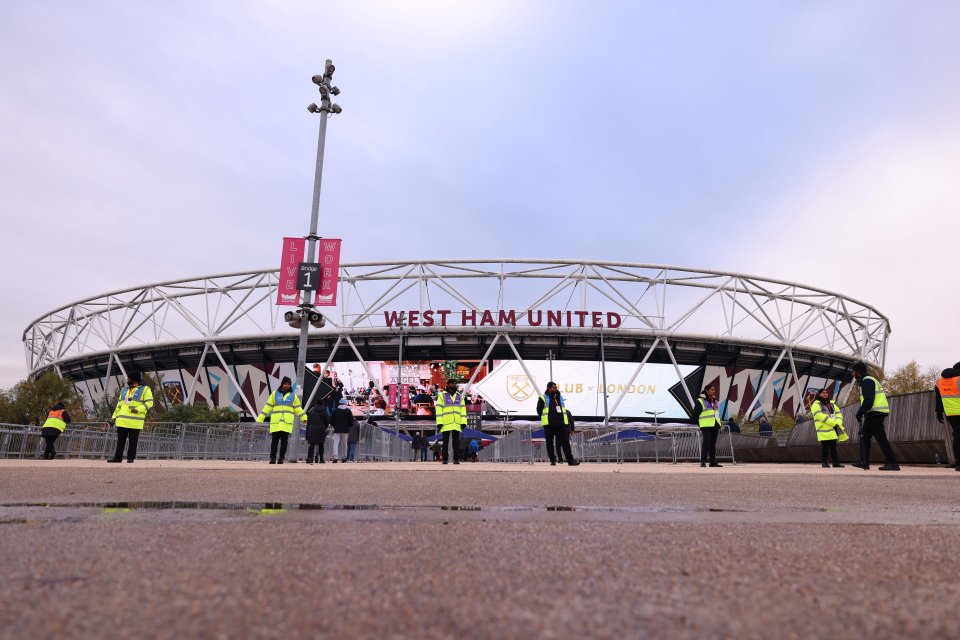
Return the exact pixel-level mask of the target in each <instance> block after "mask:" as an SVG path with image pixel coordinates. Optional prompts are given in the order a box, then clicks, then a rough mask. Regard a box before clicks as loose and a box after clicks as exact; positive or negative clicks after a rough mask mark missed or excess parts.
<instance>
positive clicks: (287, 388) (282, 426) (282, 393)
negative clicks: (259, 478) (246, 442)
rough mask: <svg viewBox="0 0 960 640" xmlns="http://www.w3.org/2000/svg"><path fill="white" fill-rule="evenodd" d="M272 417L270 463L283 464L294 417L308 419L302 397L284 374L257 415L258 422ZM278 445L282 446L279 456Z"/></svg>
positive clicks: (302, 419) (303, 420)
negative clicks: (301, 400)
mask: <svg viewBox="0 0 960 640" xmlns="http://www.w3.org/2000/svg"><path fill="white" fill-rule="evenodd" d="M268 416H269V417H270V464H283V459H284V458H285V457H286V455H287V440H288V439H289V438H290V434H291V433H293V422H294V418H295V417H296V418H300V420H301V421H302V422H306V421H307V414H305V413H304V412H303V409H302V408H301V407H300V398H298V397H297V394H295V393H294V392H293V383H292V382H291V381H290V378H289V377H287V376H284V377H283V379H282V380H280V388H279V389H277V390H276V391H274V392H273V393H271V394H270V397H268V398H267V403H266V404H265V405H264V406H263V409H262V410H261V411H260V415H258V416H257V422H263V421H264V420H266V419H267V417H268ZM277 445H279V447H280V452H279V456H278V454H277Z"/></svg>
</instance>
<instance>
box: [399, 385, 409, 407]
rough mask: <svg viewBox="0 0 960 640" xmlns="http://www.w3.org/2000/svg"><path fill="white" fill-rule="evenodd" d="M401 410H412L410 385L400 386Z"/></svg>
mask: <svg viewBox="0 0 960 640" xmlns="http://www.w3.org/2000/svg"><path fill="white" fill-rule="evenodd" d="M400 408H401V409H409V408H410V385H409V384H402V385H400Z"/></svg>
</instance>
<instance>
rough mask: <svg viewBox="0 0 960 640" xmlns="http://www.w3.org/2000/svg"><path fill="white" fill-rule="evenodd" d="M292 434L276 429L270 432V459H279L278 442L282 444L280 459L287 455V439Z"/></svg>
mask: <svg viewBox="0 0 960 640" xmlns="http://www.w3.org/2000/svg"><path fill="white" fill-rule="evenodd" d="M289 437H290V434H289V433H287V432H286V431H274V432H273V433H271V434H270V459H271V460H277V444H279V445H280V458H279V459H280V460H283V458H284V457H285V456H286V455H287V439H288V438H289Z"/></svg>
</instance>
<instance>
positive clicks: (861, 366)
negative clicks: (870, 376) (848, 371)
mask: <svg viewBox="0 0 960 640" xmlns="http://www.w3.org/2000/svg"><path fill="white" fill-rule="evenodd" d="M853 370H854V371H856V372H857V373H866V372H867V363H866V362H858V363H857V364H855V365H853Z"/></svg>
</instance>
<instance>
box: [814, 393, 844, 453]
mask: <svg viewBox="0 0 960 640" xmlns="http://www.w3.org/2000/svg"><path fill="white" fill-rule="evenodd" d="M810 413H812V414H813V425H814V429H816V431H817V440H819V441H820V466H822V467H826V468H830V464H831V463H832V464H833V466H834V467H842V466H843V465H842V464H840V461H839V460H838V459H837V442H844V441H846V440H848V439H849V438H847V432H846V431H845V430H844V428H843V414H842V413H841V412H840V407H838V406H837V403H836V402H834V401H833V400H831V399H830V390H829V389H826V388H824V389H820V391H819V392H818V393H817V399H816V400H814V401H813V404H811V405H810ZM828 459H829V462H828Z"/></svg>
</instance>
